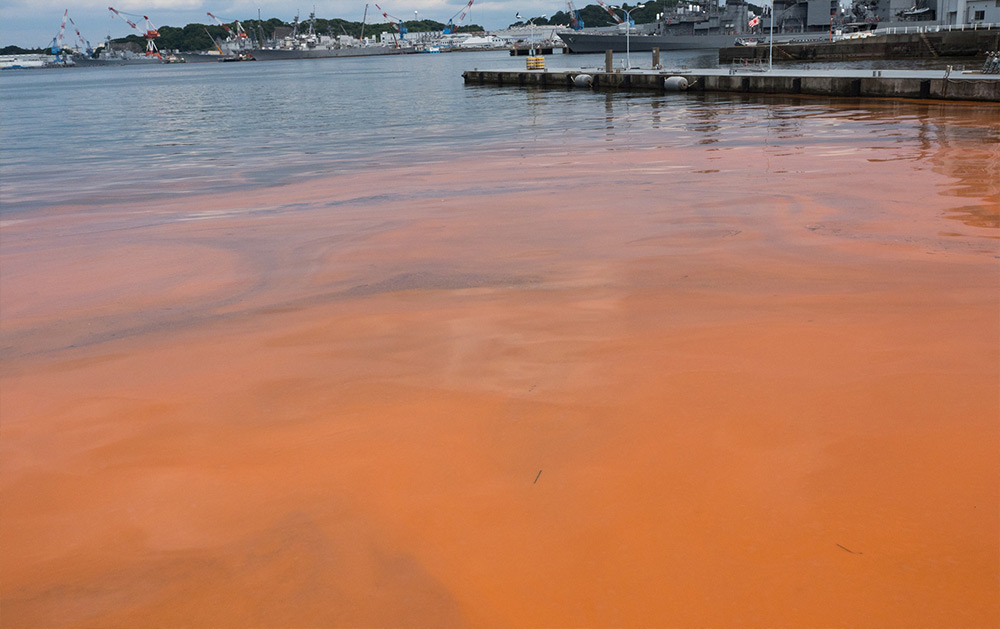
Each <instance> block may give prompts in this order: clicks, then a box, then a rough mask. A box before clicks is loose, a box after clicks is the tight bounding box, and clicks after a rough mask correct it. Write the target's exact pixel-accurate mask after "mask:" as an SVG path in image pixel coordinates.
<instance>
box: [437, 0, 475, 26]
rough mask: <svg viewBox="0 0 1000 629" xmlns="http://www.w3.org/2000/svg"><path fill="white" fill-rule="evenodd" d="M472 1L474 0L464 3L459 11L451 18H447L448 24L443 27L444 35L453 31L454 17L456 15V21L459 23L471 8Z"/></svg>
mask: <svg viewBox="0 0 1000 629" xmlns="http://www.w3.org/2000/svg"><path fill="white" fill-rule="evenodd" d="M474 1H475V0H469V1H468V2H467V3H466V4H465V6H464V7H462V10H461V11H459V12H458V13H456V14H455V15H453V16H451V19H450V20H448V24H447V25H446V26H445V27H444V34H445V35H447V34H448V33H454V32H455V29H456V28H457V27H456V26H455V18H456V17H457V18H458V23H459V24H461V23H462V20H464V19H465V16H466V14H468V12H469V11H471V10H472V3H473V2H474Z"/></svg>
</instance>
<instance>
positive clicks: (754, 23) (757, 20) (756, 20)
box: [747, 15, 760, 28]
mask: <svg viewBox="0 0 1000 629" xmlns="http://www.w3.org/2000/svg"><path fill="white" fill-rule="evenodd" d="M758 24H760V16H759V15H755V16H753V19H752V20H750V21H749V22H748V23H747V26H749V27H750V28H753V27H754V26H757V25H758Z"/></svg>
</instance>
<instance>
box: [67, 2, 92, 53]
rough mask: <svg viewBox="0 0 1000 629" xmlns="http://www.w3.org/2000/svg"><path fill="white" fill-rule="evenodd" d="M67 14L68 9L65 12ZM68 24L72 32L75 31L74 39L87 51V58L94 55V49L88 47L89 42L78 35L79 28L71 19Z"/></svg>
mask: <svg viewBox="0 0 1000 629" xmlns="http://www.w3.org/2000/svg"><path fill="white" fill-rule="evenodd" d="M66 12H67V13H69V9H67V10H66ZM69 23H70V24H72V25H73V30H74V31H76V39H77V41H79V42H80V44H82V45H83V47H84V49H85V50H86V51H87V56H90V55H92V54H94V49H93V48H91V47H90V40H88V39H84V37H83V35H81V34H80V27H78V26H77V25H76V22H74V21H73V18H69Z"/></svg>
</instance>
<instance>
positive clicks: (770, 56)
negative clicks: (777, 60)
mask: <svg viewBox="0 0 1000 629" xmlns="http://www.w3.org/2000/svg"><path fill="white" fill-rule="evenodd" d="M773 60H774V0H771V34H770V35H769V36H768V38H767V71H768V72H770V71H771V68H772V67H773V66H772V62H773Z"/></svg>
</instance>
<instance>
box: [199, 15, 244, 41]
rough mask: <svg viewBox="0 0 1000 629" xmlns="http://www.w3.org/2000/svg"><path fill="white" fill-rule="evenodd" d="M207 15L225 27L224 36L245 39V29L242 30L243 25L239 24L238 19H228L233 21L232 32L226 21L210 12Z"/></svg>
mask: <svg viewBox="0 0 1000 629" xmlns="http://www.w3.org/2000/svg"><path fill="white" fill-rule="evenodd" d="M208 17H210V18H212V19H213V20H215V21H216V22H218V24H219V26H221V27H222V28H224V29H226V36H227V37H228V38H232V39H247V37H248V35H247V32H246V31H245V30H243V25H242V24H240V21H239V20H230V21H231V22H233V26H234V27H236V32H233V30H232V29H231V28H229V26H228V25H227V24H226V22H225V21H223V19H222V18H220V17H219V16H217V15H212V14H211V13H209V14H208Z"/></svg>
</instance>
